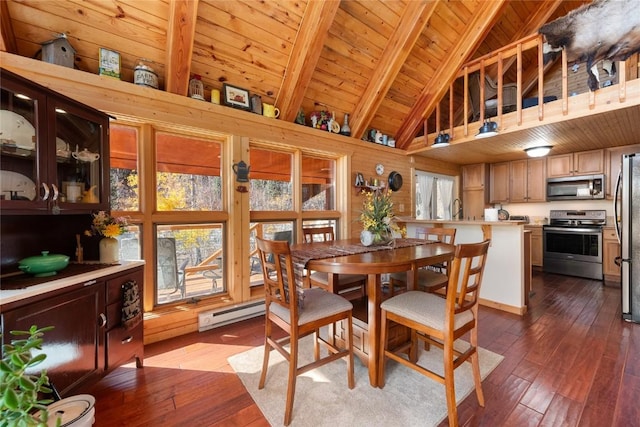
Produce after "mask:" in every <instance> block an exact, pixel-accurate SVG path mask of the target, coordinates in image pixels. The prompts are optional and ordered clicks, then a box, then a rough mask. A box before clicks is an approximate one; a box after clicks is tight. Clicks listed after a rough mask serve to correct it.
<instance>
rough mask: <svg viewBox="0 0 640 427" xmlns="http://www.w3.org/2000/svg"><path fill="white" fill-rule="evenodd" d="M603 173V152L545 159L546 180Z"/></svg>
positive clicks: (595, 151) (562, 155)
mask: <svg viewBox="0 0 640 427" xmlns="http://www.w3.org/2000/svg"><path fill="white" fill-rule="evenodd" d="M599 173H604V150H591V151H579V152H577V153H569V154H558V155H555V156H549V157H547V178H558V177H562V176H574V175H593V174H599Z"/></svg>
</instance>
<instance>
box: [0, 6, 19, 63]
mask: <svg viewBox="0 0 640 427" xmlns="http://www.w3.org/2000/svg"><path fill="white" fill-rule="evenodd" d="M0 28H1V31H0V50H3V51H5V52H9V53H18V48H17V46H16V39H15V36H14V33H13V26H12V25H11V17H10V16H9V6H7V2H6V1H2V2H0Z"/></svg>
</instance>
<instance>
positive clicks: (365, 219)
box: [360, 190, 405, 246]
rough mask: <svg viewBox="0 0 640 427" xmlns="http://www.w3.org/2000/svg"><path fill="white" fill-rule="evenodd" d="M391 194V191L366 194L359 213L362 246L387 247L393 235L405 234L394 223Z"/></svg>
mask: <svg viewBox="0 0 640 427" xmlns="http://www.w3.org/2000/svg"><path fill="white" fill-rule="evenodd" d="M391 193H392V191H391V190H387V191H385V190H378V191H371V192H368V193H366V195H365V200H364V202H363V206H362V212H361V213H360V222H361V223H362V229H363V230H362V233H361V234H360V241H361V243H362V244H363V245H365V246H369V245H387V244H389V243H390V242H391V241H392V240H393V238H394V233H398V234H400V235H404V234H405V231H404V230H403V229H402V228H400V227H399V226H398V224H397V223H396V217H395V215H394V213H393V202H392V201H391Z"/></svg>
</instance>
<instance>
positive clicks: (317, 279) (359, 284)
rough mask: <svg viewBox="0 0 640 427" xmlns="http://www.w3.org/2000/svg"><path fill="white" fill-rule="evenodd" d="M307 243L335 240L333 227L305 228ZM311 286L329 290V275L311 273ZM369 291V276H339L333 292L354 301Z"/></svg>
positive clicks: (309, 278) (309, 275) (308, 277)
mask: <svg viewBox="0 0 640 427" xmlns="http://www.w3.org/2000/svg"><path fill="white" fill-rule="evenodd" d="M302 235H303V237H304V241H305V243H312V242H328V241H331V240H334V239H335V234H334V231H333V227H330V226H329V227H305V228H303V229H302ZM307 280H308V283H309V285H310V286H316V287H319V288H323V289H328V288H329V274H328V273H324V272H321V271H311V272H309V274H307ZM366 289H367V276H365V275H364V274H339V275H338V283H337V284H336V285H334V289H333V292H334V293H336V294H339V295H342V296H344V297H345V298H347V299H350V300H353V299H358V298H364V296H365V295H366Z"/></svg>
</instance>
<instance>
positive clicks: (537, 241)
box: [524, 225, 543, 267]
mask: <svg viewBox="0 0 640 427" xmlns="http://www.w3.org/2000/svg"><path fill="white" fill-rule="evenodd" d="M524 229H525V230H529V231H531V265H533V266H535V267H542V259H543V254H542V227H540V226H528V225H525V227H524Z"/></svg>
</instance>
